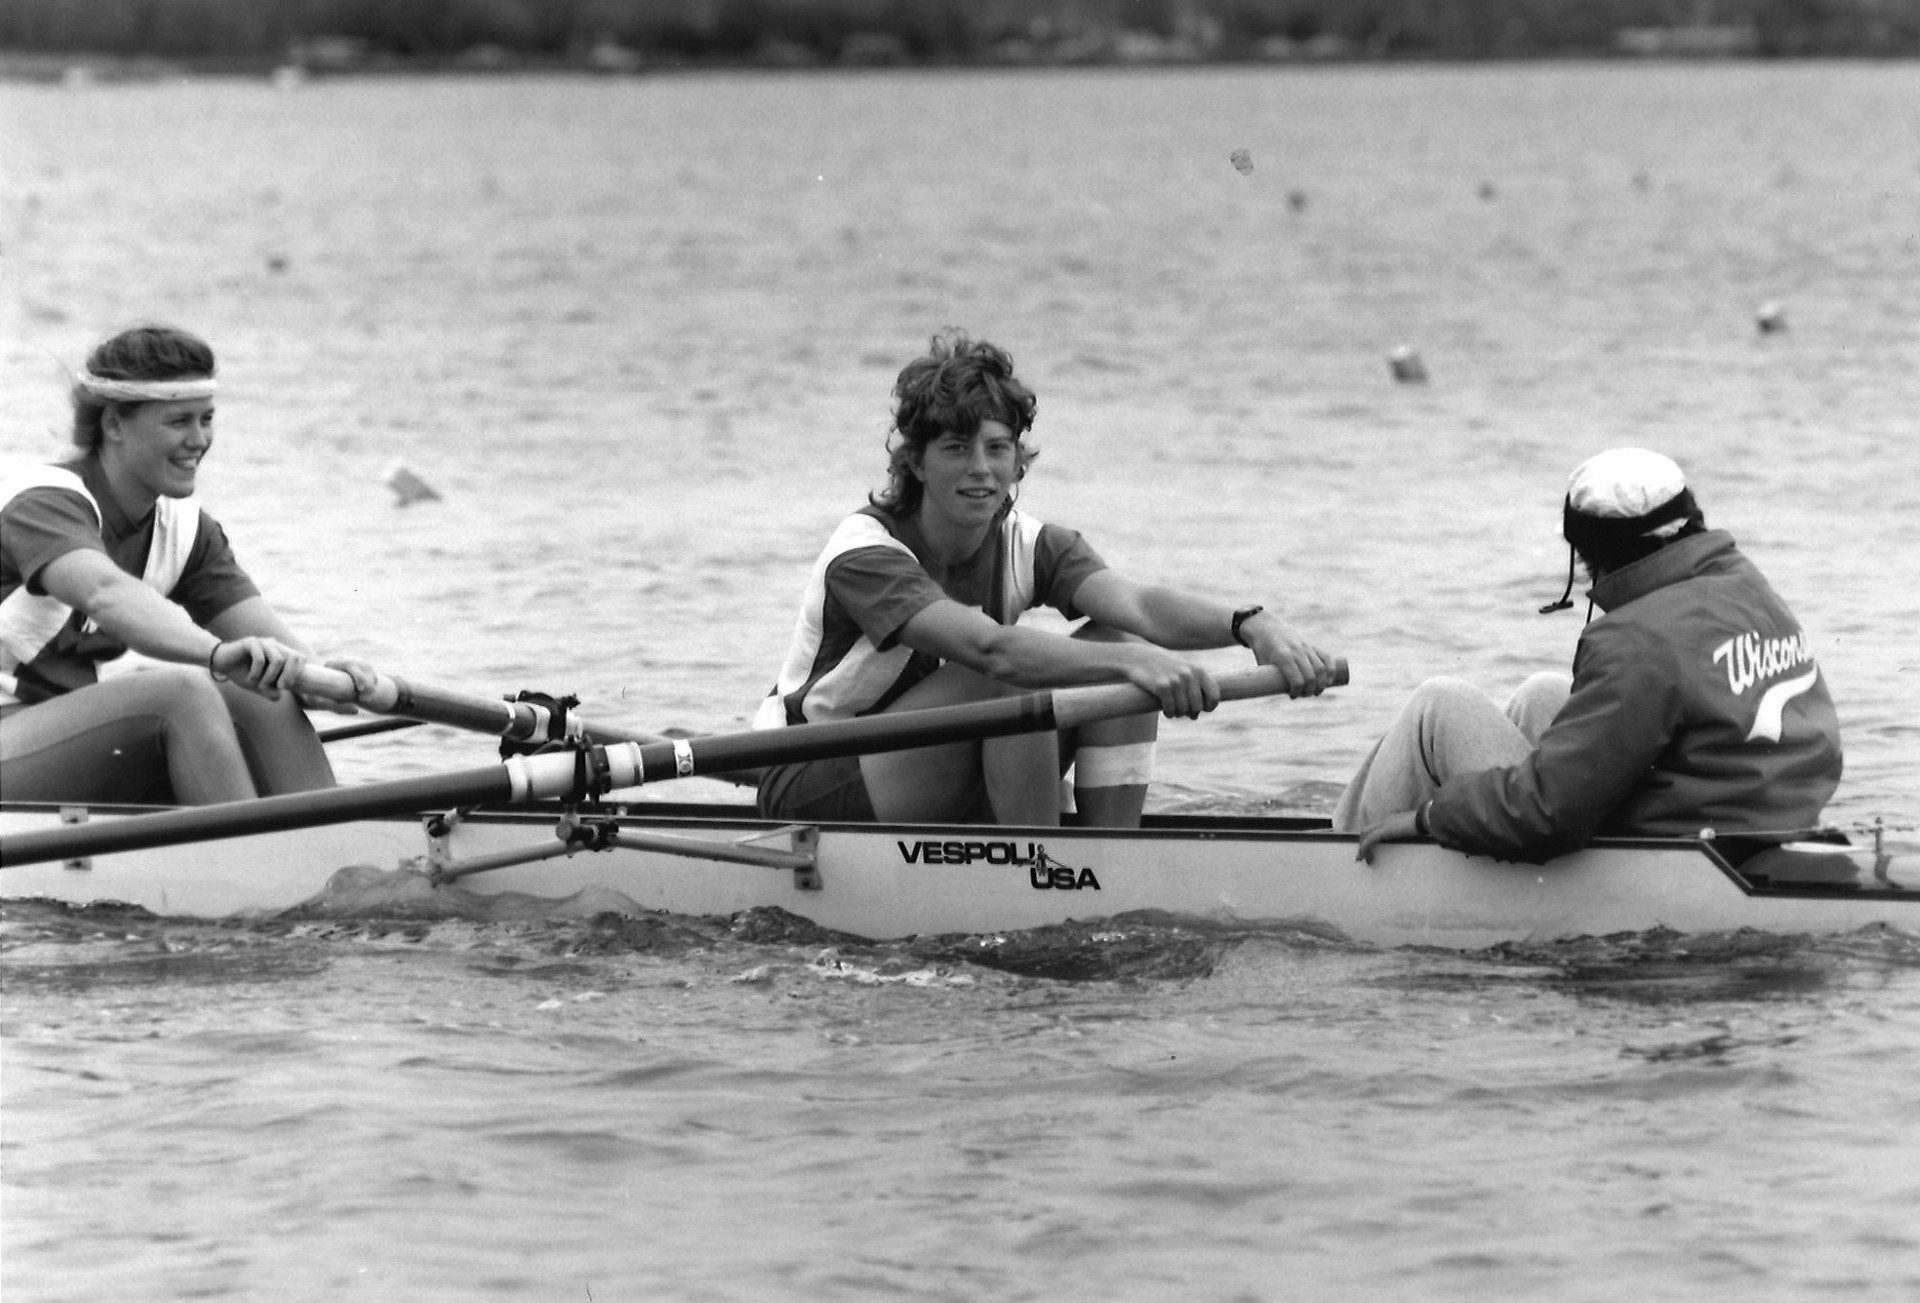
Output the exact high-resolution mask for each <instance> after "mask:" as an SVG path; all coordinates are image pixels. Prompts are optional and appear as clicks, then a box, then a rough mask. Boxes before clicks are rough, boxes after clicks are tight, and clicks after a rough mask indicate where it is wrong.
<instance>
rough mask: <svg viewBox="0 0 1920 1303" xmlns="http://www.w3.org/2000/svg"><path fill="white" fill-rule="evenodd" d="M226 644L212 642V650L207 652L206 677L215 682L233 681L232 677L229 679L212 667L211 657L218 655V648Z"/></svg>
mask: <svg viewBox="0 0 1920 1303" xmlns="http://www.w3.org/2000/svg"><path fill="white" fill-rule="evenodd" d="M226 645H227V644H226V643H225V642H217V643H215V644H213V650H212V651H210V652H208V653H207V677H208V678H210V679H212V680H213V681H214V682H215V683H231V682H233V680H232V679H229V678H228V677H227V676H226V675H224V674H222V673H221V672H220V671H219V670H216V669H214V668H213V658H214V657H216V656H218V655H219V654H220V649H221V648H222V647H224V646H226Z"/></svg>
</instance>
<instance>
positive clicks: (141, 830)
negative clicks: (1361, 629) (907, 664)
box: [0, 661, 1347, 868]
mask: <svg viewBox="0 0 1920 1303" xmlns="http://www.w3.org/2000/svg"><path fill="white" fill-rule="evenodd" d="M343 677H344V676H343ZM1334 681H1335V682H1336V683H1345V682H1346V681H1347V666H1346V662H1345V661H1341V662H1339V663H1338V668H1337V671H1336V676H1335V679H1334ZM1217 682H1218V684H1219V686H1220V696H1221V699H1222V700H1224V701H1238V700H1242V699H1245V698H1248V697H1264V696H1273V695H1275V694H1277V693H1281V692H1284V691H1286V684H1285V682H1284V680H1282V679H1281V677H1280V673H1279V671H1278V670H1275V669H1273V668H1271V667H1264V668H1261V669H1257V670H1247V671H1243V672H1241V673H1237V674H1223V675H1220V676H1219V677H1218V679H1217ZM1156 704H1157V703H1156V702H1155V701H1154V699H1153V697H1152V696H1151V695H1150V694H1148V693H1146V692H1143V691H1141V690H1140V689H1139V688H1136V687H1133V686H1132V685H1131V684H1110V685H1101V686H1098V687H1090V688H1056V689H1053V690H1051V691H1047V692H1030V693H1024V694H1022V695H1020V696H1015V697H999V698H995V699H994V700H992V701H981V702H972V703H969V704H966V705H960V706H942V707H939V708H937V709H933V710H908V711H899V712H896V713H894V714H890V715H869V716H866V717H864V718H861V719H849V720H838V721H835V722H833V723H827V724H798V725H794V726H792V727H789V728H776V729H764V730H760V731H757V732H749V733H719V734H713V735H711V736H708V737H695V738H679V739H673V740H661V741H654V742H646V743H640V742H619V743H612V744H608V745H604V746H591V745H590V746H585V747H582V748H579V749H577V750H568V751H552V752H546V753H543V754H540V755H530V756H513V757H510V758H509V759H507V760H505V761H502V762H501V763H499V764H491V765H485V766H482V767H479V768H475V769H467V770H462V771H459V772H457V773H451V774H442V775H435V776H430V777H423V778H402V779H396V780H393V781H391V782H381V783H367V784H363V785H360V786H356V787H333V788H327V789H324V790H321V791H316V792H293V793H289V794H287V795H284V796H267V797H261V798H260V799H258V800H252V801H230V802H226V803H224V804H220V805H201V806H190V807H185V808H181V809H176V810H164V811H161V812H159V813H157V814H140V815H130V816H128V817H126V818H122V819H102V820H99V821H97V822H91V823H81V824H69V825H66V826H63V827H59V828H48V829H44V830H41V831H37V832H23V833H14V834H12V835H10V836H0V868H10V867H13V866H16V865H21V864H35V863H40V862H42V861H45V860H59V859H72V858H75V857H78V856H83V855H106V854H111V853H112V852H115V851H129V850H139V849H141V848H143V847H148V846H170V845H177V844H180V843H185V842H196V841H212V840H215V839H217V838H221V837H239V836H245V835H247V834H249V833H261V832H280V831H284V830H286V829H291V828H309V827H314V826H317V825H320V824H328V823H344V822H346V821H348V820H351V819H362V818H377V817H379V816H382V815H390V814H402V813H406V812H409V811H420V810H433V809H442V808H445V807H447V806H459V805H481V804H487V803H503V804H504V803H515V802H522V801H530V800H537V799H542V798H552V797H561V798H567V799H575V800H578V799H584V798H586V797H588V796H591V795H596V794H598V793H600V792H604V791H609V790H613V789H616V788H624V787H637V786H639V785H641V784H643V783H651V782H658V781H661V780H665V779H672V778H689V777H693V776H695V775H699V774H712V773H724V772H727V771H731V770H739V769H746V768H757V767H760V766H764V765H778V764H791V763H794V762H796V761H801V760H820V759H825V758H827V757H829V756H846V755H864V754H867V753H871V752H880V751H905V750H911V749H913V748H915V747H923V746H934V745H937V744H939V743H943V742H955V741H959V740H961V739H964V738H985V737H999V736H1004V735H1006V734H1010V733H1032V732H1044V731H1047V730H1051V729H1061V728H1070V727H1072V726H1074V725H1076V724H1085V723H1090V722H1092V721H1094V720H1099V719H1113V718H1116V717H1118V716H1122V715H1137V714H1142V713H1145V712H1148V711H1151V710H1153V709H1155V708H1156Z"/></svg>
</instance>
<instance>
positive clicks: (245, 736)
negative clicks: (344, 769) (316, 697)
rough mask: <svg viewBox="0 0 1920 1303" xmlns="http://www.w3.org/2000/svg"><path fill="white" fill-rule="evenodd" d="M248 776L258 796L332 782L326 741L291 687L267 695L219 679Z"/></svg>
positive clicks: (314, 787)
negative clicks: (274, 696)
mask: <svg viewBox="0 0 1920 1303" xmlns="http://www.w3.org/2000/svg"><path fill="white" fill-rule="evenodd" d="M220 693H221V696H222V698H223V699H224V701H225V703H226V709H227V713H228V715H229V717H230V718H231V719H232V720H233V731H234V732H235V733H236V734H238V735H239V738H240V749H241V752H242V753H243V754H244V755H245V757H246V763H247V768H248V771H249V772H250V773H251V774H252V781H253V783H254V785H255V786H256V787H257V788H258V789H259V792H260V794H261V795H262V796H275V795H278V794H280V793H282V792H310V791H313V790H315V789H317V788H322V787H332V786H333V785H334V777H333V765H332V763H331V762H330V761H328V759H327V749H326V746H325V745H324V744H323V743H322V742H321V741H320V737H319V735H318V734H317V733H315V732H314V731H313V724H312V722H311V721H309V720H308V719H307V713H306V711H304V710H302V709H301V707H300V703H299V702H298V701H297V700H296V699H295V698H294V695H293V694H292V693H291V692H284V693H281V694H280V700H278V701H269V700H267V699H266V698H265V697H263V696H261V695H260V694H259V693H257V692H248V691H247V690H246V689H245V688H242V687H239V686H237V685H235V684H232V683H227V684H222V685H220Z"/></svg>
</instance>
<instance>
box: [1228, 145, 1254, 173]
mask: <svg viewBox="0 0 1920 1303" xmlns="http://www.w3.org/2000/svg"><path fill="white" fill-rule="evenodd" d="M1227 161H1228V162H1230V163H1232V164H1233V166H1234V170H1236V171H1237V172H1239V173H1240V175H1242V176H1245V175H1246V174H1247V173H1249V172H1251V171H1253V154H1252V153H1251V152H1249V151H1248V150H1244V149H1236V150H1234V151H1233V152H1232V153H1231V154H1228V155H1227Z"/></svg>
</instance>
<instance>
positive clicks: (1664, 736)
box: [1429, 530, 1841, 863]
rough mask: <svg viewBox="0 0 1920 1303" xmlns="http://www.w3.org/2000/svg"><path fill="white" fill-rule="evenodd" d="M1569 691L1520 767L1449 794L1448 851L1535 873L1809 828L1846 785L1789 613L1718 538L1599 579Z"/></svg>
mask: <svg viewBox="0 0 1920 1303" xmlns="http://www.w3.org/2000/svg"><path fill="white" fill-rule="evenodd" d="M1591 596H1592V598H1593V602H1594V604H1595V605H1596V606H1598V607H1599V608H1600V609H1601V610H1602V611H1604V612H1605V614H1604V615H1602V616H1601V617H1600V618H1598V619H1596V620H1594V621H1593V622H1592V623H1590V624H1589V625H1587V627H1586V629H1585V630H1584V631H1583V632H1582V633H1581V635H1580V642H1579V646H1578V647H1577V649H1576V650H1575V652H1574V658H1573V692H1572V695H1571V696H1570V697H1569V698H1568V700H1567V704H1566V706H1565V707H1564V708H1562V710H1561V711H1560V713H1559V714H1558V715H1556V716H1555V717H1554V720H1553V723H1552V724H1551V725H1550V726H1549V727H1548V728H1547V731H1546V732H1545V733H1544V734H1542V735H1541V738H1540V745H1539V747H1538V749H1537V750H1536V751H1535V752H1534V754H1533V755H1532V756H1531V757H1530V758H1529V759H1528V760H1527V761H1526V762H1525V763H1523V764H1520V765H1516V766H1514V767H1513V768H1510V769H1492V770H1487V771H1484V772H1482V773H1477V774H1472V775H1469V776H1467V777H1465V778H1461V779H1456V780H1454V781H1452V782H1449V783H1447V784H1446V785H1445V787H1443V788H1442V789H1441V791H1440V794H1439V796H1438V797H1436V798H1435V800H1434V803H1433V808H1432V810H1431V812H1430V815H1429V818H1430V823H1431V826H1432V829H1433V834H1434V836H1435V837H1436V838H1438V839H1439V841H1440V842H1441V843H1442V844H1443V845H1446V846H1451V847H1454V848H1456V849H1460V850H1467V851H1474V852H1478V853H1483V854H1491V855H1494V856H1497V857H1499V858H1501V859H1508V860H1521V861H1526V862H1530V863H1541V862H1544V861H1546V860H1548V859H1551V858H1552V857H1554V856H1556V855H1563V854H1566V853H1567V852H1569V851H1574V850H1578V849H1579V848H1580V847H1581V846H1584V845H1585V844H1586V843H1587V842H1588V841H1589V840H1590V839H1591V838H1593V837H1594V836H1595V835H1597V834H1608V835H1615V836H1633V835H1640V836H1662V837H1672V836H1681V837H1691V836H1695V835H1697V834H1699V833H1700V831H1701V830H1702V829H1708V828H1710V829H1713V830H1714V831H1715V832H1716V833H1721V834H1742V833H1744V834H1762V833H1768V832H1774V831H1779V830H1786V829H1796V828H1810V827H1813V826H1815V825H1816V824H1817V823H1818V821H1819V817H1820V812H1821V810H1822V809H1823V808H1824V807H1825V805H1826V803H1827V800H1828V798H1829V797H1831V796H1832V795H1833V791H1834V788H1835V787H1837V786H1838V785H1839V782H1840V767H1841V756H1840V722H1839V719H1838V717H1837V716H1836V715H1835V713H1834V708H1833V699H1832V697H1831V696H1829V694H1828V692H1827V685H1826V682H1825V680H1824V679H1823V677H1822V675H1821V673H1820V666H1819V664H1818V662H1816V661H1815V660H1814V657H1813V653H1812V650H1811V649H1810V648H1809V647H1808V644H1807V639H1806V636H1805V634H1803V633H1802V632H1801V629H1800V624H1799V622H1798V621H1797V620H1795V619H1794V617H1793V613H1792V612H1791V611H1789V610H1788V609H1787V606H1786V603H1784V602H1782V601H1781V600H1780V598H1779V597H1778V596H1777V595H1775V593H1774V591H1773V589H1772V588H1771V587H1770V586H1769V585H1768V584H1767V581H1766V579H1765V577H1764V576H1762V575H1761V573H1760V571H1759V570H1758V569H1757V568H1756V567H1755V566H1754V565H1753V563H1752V562H1750V561H1748V560H1747V559H1746V557H1744V556H1742V555H1741V554H1740V552H1739V550H1738V549H1736V548H1735V547H1734V544H1733V539H1732V537H1731V536H1730V535H1728V534H1727V533H1726V532H1724V531H1722V530H1709V531H1707V532H1706V533H1703V534H1696V535H1693V536H1691V537H1689V538H1683V539H1681V540H1679V541H1678V542H1675V543H1670V544H1668V545H1667V546H1666V547H1664V548H1661V549H1660V550H1659V551H1658V552H1655V553H1654V554H1653V555H1652V556H1649V557H1645V558H1643V559H1641V560H1639V561H1636V562H1634V563H1633V564H1632V565H1630V566H1626V567H1624V568H1622V569H1620V570H1617V571H1615V572H1613V573H1612V574H1609V575H1607V576H1605V577H1604V578H1603V579H1602V580H1601V581H1600V582H1599V583H1597V584H1595V585H1594V588H1593V591H1592V593H1591Z"/></svg>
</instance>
